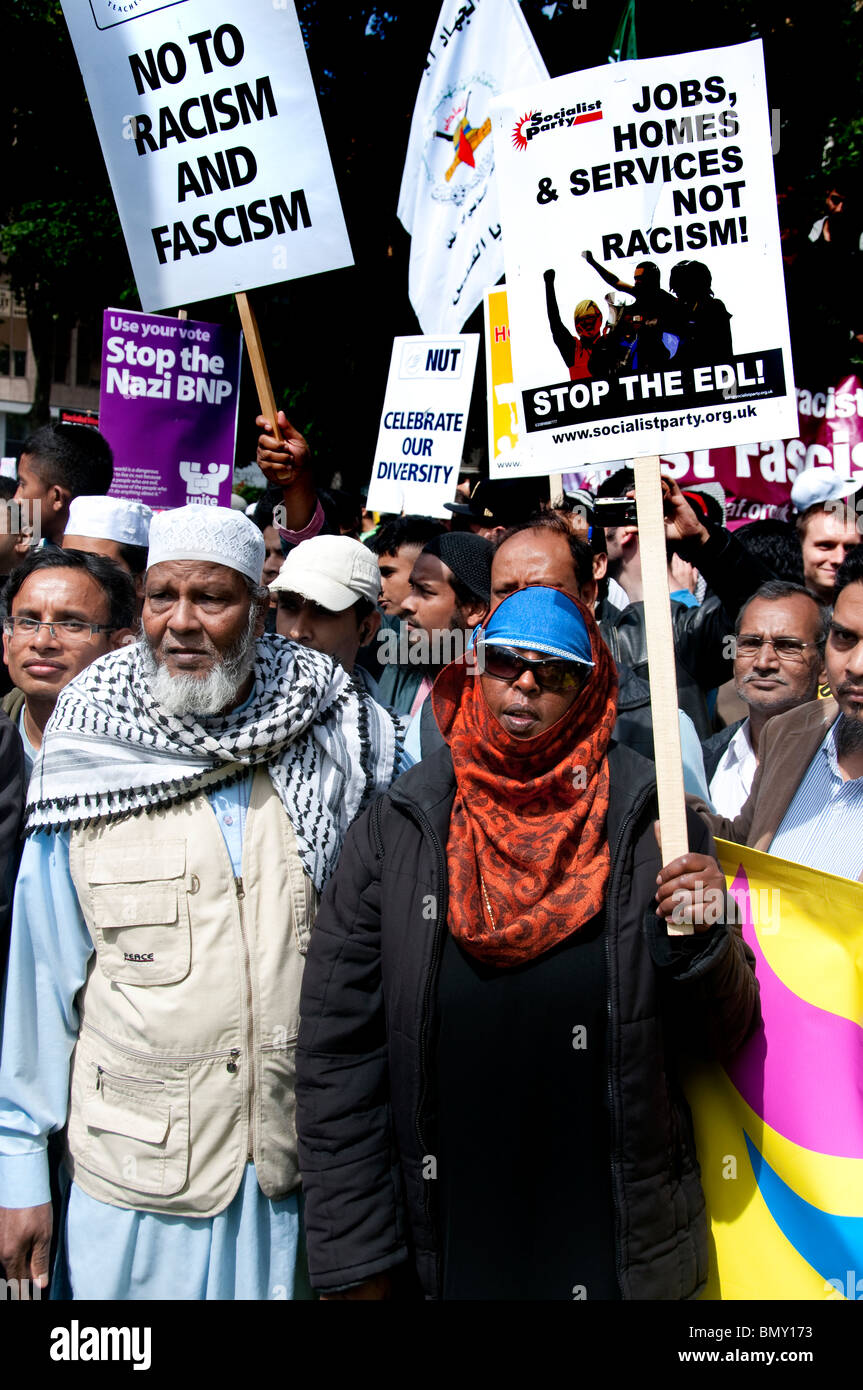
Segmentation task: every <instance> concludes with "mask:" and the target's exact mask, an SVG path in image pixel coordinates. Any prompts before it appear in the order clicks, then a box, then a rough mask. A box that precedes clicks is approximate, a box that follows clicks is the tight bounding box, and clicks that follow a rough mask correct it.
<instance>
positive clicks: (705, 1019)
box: [297, 743, 759, 1299]
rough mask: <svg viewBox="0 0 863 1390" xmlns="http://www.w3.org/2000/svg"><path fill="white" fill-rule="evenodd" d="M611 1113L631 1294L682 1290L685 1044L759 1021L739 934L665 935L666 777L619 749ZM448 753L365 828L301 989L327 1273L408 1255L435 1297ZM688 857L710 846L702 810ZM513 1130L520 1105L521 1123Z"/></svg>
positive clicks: (611, 906)
mask: <svg viewBox="0 0 863 1390" xmlns="http://www.w3.org/2000/svg"><path fill="white" fill-rule="evenodd" d="M609 769H610V774H611V778H610V780H611V791H610V804H609V812H608V821H607V825H608V835H609V842H610V844H611V863H612V870H611V877H610V880H609V886H608V892H607V897H606V940H607V952H608V955H607V980H608V1057H609V1061H608V1107H609V1114H610V1119H611V1136H612V1187H613V1195H614V1206H615V1221H616V1247H617V1249H616V1254H617V1267H618V1280H619V1284H620V1289H621V1293H622V1295H623V1297H624V1298H627V1299H685V1298H692V1297H694V1296H696V1295H697V1294H698V1292H699V1291H700V1290H701V1289H702V1287H703V1285H704V1282H705V1280H706V1277H707V1261H708V1230H707V1221H706V1216H705V1207H704V1197H703V1194H702V1190H701V1182H700V1175H699V1169H698V1163H697V1160H696V1155H695V1147H694V1140H693V1133H692V1123H691V1118H690V1115H689V1110H688V1107H687V1104H686V1101H685V1098H684V1096H683V1092H682V1089H681V1086H680V1082H679V1079H678V1075H677V1060H678V1056H679V1054H680V1053H681V1052H683V1053H689V1054H693V1053H694V1054H696V1055H705V1054H706V1055H719V1056H722V1055H727V1054H730V1053H733V1052H734V1051H735V1050H736V1049H737V1048H738V1047H739V1046H740V1044H741V1043H742V1042H743V1040H744V1039H745V1037H746V1036H747V1035H748V1033H749V1031H750V1030H751V1029H752V1028H753V1027H754V1026H755V1024H756V1023H757V1020H758V1017H759V1007H758V987H757V984H756V981H755V977H754V974H753V972H752V967H751V963H750V957H749V956H748V953H747V950H746V948H745V947H744V945H743V942H742V940H741V938H740V936H739V934H738V933H737V932H736V931H735V930H734V929H732V928H729V927H727V926H725V925H718V926H714V927H712V928H711V929H710V931H709V932H708V933H706V934H704V935H701V936H694V937H688V938H669V937H668V935H667V932H666V929H665V924H664V922H663V921H662V920H661V919H660V918H657V917H656V916H654V914H653V913H652V911H650V904H651V902H652V899H653V894H654V891H655V883H656V875H657V873H658V871H659V868H660V862H661V861H660V856H659V850H658V848H657V844H656V839H655V836H654V831H653V822H654V820H655V817H656V813H657V810H656V792H655V785H654V782H653V768H652V765H651V764H650V763H649V762H647V760H646V759H644V758H642V757H640V756H639V755H638V754H637V753H633V752H631V751H630V750H629V749H627V748H623V747H621V746H620V745H617V744H614V743H613V744H612V746H611V749H610V751H609ZM454 795H455V776H454V772H453V766H452V758H451V756H450V752H449V749H448V748H446V747H445V748H443V749H441V750H440V751H439V752H437V753H434V754H432V755H431V756H430V757H428V758H426V759H424V760H423V761H422V762H421V763H418V764H417V765H416V767H414V768H412V769H411V770H410V771H409V772H407V773H405V774H404V775H403V776H402V777H400V778H399V779H398V781H396V782H395V783H394V784H393V786H392V787H391V788H390V790H389V792H388V793H386V794H385V795H384V796H382V797H380V798H379V799H378V800H377V801H376V802H375V803H374V805H373V806H372V807H371V808H370V809H369V810H368V811H366V812H365V813H364V814H363V815H362V816H361V817H360V818H359V820H358V821H357V822H356V824H355V825H354V826H353V827H352V829H351V830H350V832H349V833H348V836H347V838H346V840H345V845H344V849H343V851H342V856H341V859H340V861H339V865H338V869H337V871H336V873H335V875H334V878H333V880H332V882H331V883H330V884H329V885H328V887H327V889H326V891H325V893H324V896H323V899H322V902H321V906H320V909H319V912H318V916H317V920H316V923H315V928H314V931H313V932H312V936H311V942H310V946H309V951H308V959H307V962H306V969H305V976H304V981H303V990H302V1000H301V1015H302V1021H301V1025H300V1034H299V1042H298V1047H297V1131H298V1137H299V1154H300V1167H301V1171H302V1177H303V1187H304V1192H305V1215H306V1237H307V1245H308V1257H309V1270H310V1274H311V1279H312V1284H313V1286H314V1287H315V1288H317V1289H318V1290H320V1291H322V1292H327V1291H335V1290H339V1289H344V1288H347V1287H349V1286H351V1285H354V1284H357V1283H360V1282H362V1281H363V1280H365V1279H368V1278H370V1277H371V1276H372V1275H374V1274H378V1273H381V1272H382V1271H386V1270H391V1269H393V1268H394V1267H396V1266H399V1265H404V1264H405V1262H407V1264H408V1267H413V1268H414V1269H415V1270H416V1274H417V1276H418V1280H419V1284H420V1286H421V1288H422V1291H423V1292H424V1294H425V1296H426V1297H429V1298H436V1297H439V1293H440V1267H439V1265H440V1261H439V1250H438V1236H437V1229H436V1221H435V1211H434V1182H433V1181H432V1180H431V1179H430V1178H429V1177H428V1176H427V1175H429V1174H431V1173H432V1172H433V1165H431V1164H429V1162H428V1159H429V1156H430V1155H433V1154H434V1142H435V1141H434V1135H435V1132H436V1110H437V1098H436V1096H435V1094H434V1055H435V1054H434V1028H435V1016H436V1008H435V990H436V982H437V972H438V968H439V964H440V958H441V947H442V944H443V937H444V932H445V930H446V921H447V871H446V842H447V835H448V830H449V820H450V813H451V809H452V803H453V798H454ZM689 836H690V845H691V848H692V849H693V851H699V852H703V853H710V852H711V851H712V848H713V842H712V838H711V835H710V832H709V831H708V829H707V827H706V826H705V824H704V822H703V821H701V820H700V819H699V817H698V816H696V815H695V814H694V813H692V812H690V813H689ZM513 1123H514V1124H516V1123H517V1114H516V1113H515V1112H514V1114H513Z"/></svg>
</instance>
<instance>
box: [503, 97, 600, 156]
mask: <svg viewBox="0 0 863 1390" xmlns="http://www.w3.org/2000/svg"><path fill="white" fill-rule="evenodd" d="M601 120H602V102H601V101H578V102H576V104H575V106H567V107H565V108H564V107H563V106H562V107H561V108H560V110H559V111H555V112H554V113H553V115H551V116H544V115H543V114H542V112H541V111H526V112H525V114H524V115H523V116H522V118H521V120H520V121H516V123H515V125H514V126H513V128H512V143H513V144H514V145H515V148H516V149H517V150H526V149H527V142H528V140H533V139H534V137H535V136H537V135H543V134H544V133H545V132H546V131H548V130H560V129H561V128H563V129H564V130H568V129H569V128H570V127H571V126H574V125H585V124H586V123H587V122H588V121H601Z"/></svg>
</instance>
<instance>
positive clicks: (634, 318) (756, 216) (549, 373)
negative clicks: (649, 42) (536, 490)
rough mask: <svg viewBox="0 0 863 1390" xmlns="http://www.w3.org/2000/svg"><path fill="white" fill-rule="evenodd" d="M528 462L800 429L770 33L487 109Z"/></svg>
mask: <svg viewBox="0 0 863 1390" xmlns="http://www.w3.org/2000/svg"><path fill="white" fill-rule="evenodd" d="M492 115H493V121H494V142H495V159H496V161H497V165H498V177H499V190H498V191H499V196H500V207H501V215H502V220H503V228H504V237H503V245H504V258H505V261H506V284H507V299H508V303H509V315H510V322H511V324H512V355H513V368H514V374H515V383H516V386H517V387H518V388H519V390H520V393H521V395H520V401H519V405H520V406H521V409H520V411H519V418H520V421H521V426H522V441H521V442H522V445H523V446H524V445H526V446H527V448H526V450H525V452H524V456H523V458H522V459H521V461H520V471H522V472H543V473H545V472H556V471H563V470H564V469H567V468H568V467H571V466H572V460H573V457H574V458H575V459H577V460H578V464H579V465H581V464H583V463H601V462H604V461H605V460H607V459H613V458H635V457H640V456H643V455H651V454H657V453H666V452H669V451H680V450H686V449H704V448H716V447H718V446H720V445H735V444H744V443H746V442H747V441H749V440H752V439H777V438H782V437H784V436H785V435H787V434H789V433H793V432H794V429H795V427H796V418H797V417H796V408H795V396H794V382H793V377H792V372H791V354H790V345H789V339H788V322H787V315H786V308H785V292H784V283H783V275H782V258H781V251H780V246H779V228H778V222H777V216H776V201H775V192H774V184H773V168H772V151H771V139H770V121H769V115H768V109H767V96H766V90H765V83H764V64H763V58H762V53H761V44H760V42H753V43H746V44H740V45H738V46H735V47H732V48H718V49H709V50H705V51H702V52H696V53H682V54H676V55H675V56H674V57H669V58H651V59H647V60H645V61H643V62H631V63H620V64H607V65H606V66H605V67H602V68H593V69H590V70H586V71H583V72H577V73H571V74H569V75H568V76H565V77H559V78H555V79H554V81H552V82H549V83H545V84H543V85H542V86H536V87H530V88H522V89H521V90H519V91H517V92H510V93H508V94H507V95H506V96H503V97H500V98H499V100H498V102H497V103H496V105H495V107H494V108H493V113H492Z"/></svg>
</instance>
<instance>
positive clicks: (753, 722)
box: [704, 579, 830, 817]
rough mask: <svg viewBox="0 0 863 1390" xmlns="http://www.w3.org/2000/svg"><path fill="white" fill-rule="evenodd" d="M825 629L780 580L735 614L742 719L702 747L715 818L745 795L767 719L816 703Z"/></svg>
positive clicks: (814, 605) (821, 617)
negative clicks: (744, 711)
mask: <svg viewBox="0 0 863 1390" xmlns="http://www.w3.org/2000/svg"><path fill="white" fill-rule="evenodd" d="M829 627H830V618H829V614H828V611H827V609H826V608H824V607H823V605H822V604H821V603H820V602H819V601H818V599H816V598H815V596H814V595H813V594H810V593H809V591H808V590H807V589H804V588H803V587H802V586H801V585H799V584H791V583H787V582H786V581H784V580H779V579H776V580H771V581H770V582H769V583H767V584H763V585H762V586H761V588H760V589H759V590H758V591H757V593H755V594H753V596H752V598H751V599H750V600H749V602H748V603H747V604H745V605H744V606H743V608H741V610H740V613H739V615H738V618H737V623H736V628H735V632H736V654H735V658H734V684H735V689H736V691H737V694H738V696H739V697H740V699H741V700H742V701H743V703H744V704H745V705H748V707H749V714H748V716H747V717H746V718H745V719H740V720H738V721H737V723H736V724H731V725H729V726H728V728H726V729H722V730H720V732H719V733H718V734H714V735H713V737H712V738H709V739H707V740H706V742H705V744H704V766H705V771H706V773H707V777H708V780H709V782H710V799H711V801H712V802H713V805H714V808H715V809H716V811H717V812H718V814H719V815H721V816H732V817H733V816H736V815H737V813H738V812H739V811H740V809H741V808H742V806H743V804H744V802H745V801H746V799H747V797H748V796H749V793H750V791H751V790H752V783H753V781H754V779H755V772H756V769H757V767H758V747H759V742H760V739H761V734H762V732H763V730H764V727H765V725H766V724H767V723H768V721H769V720H771V719H773V717H774V716H775V715H777V714H784V713H785V712H786V711H787V710H791V709H796V708H797V706H798V705H803V704H806V703H807V702H808V701H809V700H814V699H815V698H816V695H817V693H818V685H819V681H820V679H821V673H822V666H823V660H824V643H825V641H826V640H827V633H828V631H829Z"/></svg>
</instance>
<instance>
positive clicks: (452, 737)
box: [431, 595, 617, 966]
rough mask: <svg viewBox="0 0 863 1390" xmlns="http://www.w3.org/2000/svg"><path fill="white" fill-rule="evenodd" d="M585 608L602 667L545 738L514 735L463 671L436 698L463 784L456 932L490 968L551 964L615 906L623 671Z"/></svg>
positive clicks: (452, 832) (452, 876) (445, 679)
mask: <svg viewBox="0 0 863 1390" xmlns="http://www.w3.org/2000/svg"><path fill="white" fill-rule="evenodd" d="M569 597H570V598H571V595H570V596H569ZM573 602H574V600H573ZM577 607H578V609H579V612H580V613H581V615H582V617H583V618H584V620H585V623H586V625H587V630H588V634H589V636H590V645H591V654H592V657H593V660H594V663H595V666H594V669H593V670H592V672H591V675H590V677H589V679H588V681H587V683H586V685H585V686H584V688H583V689H582V690H581V691H579V694H578V696H577V697H576V699H575V701H574V702H573V704H572V705H571V706H570V708H569V709H568V710H567V711H566V713H565V714H564V715H563V717H562V718H561V719H559V720H558V721H557V723H556V724H554V725H553V726H552V727H551V728H550V729H547V730H546V731H545V732H544V733H542V734H540V735H539V736H538V737H537V738H532V739H519V738H515V737H513V736H512V735H511V734H509V733H507V732H506V730H505V729H504V728H503V726H502V725H501V724H499V723H498V721H497V719H495V717H494V715H493V714H492V712H491V710H490V709H489V707H488V704H487V703H486V700H485V696H484V694H483V691H482V684H481V682H480V680H479V678H478V677H477V676H475V674H474V673H473V672H472V671H471V670H470V668H469V667H467V666H466V665H465V664H464V663H463V662H454V663H453V664H452V665H451V666H448V667H446V669H445V670H444V671H442V672H441V674H440V676H439V677H438V679H437V681H436V682H435V686H434V690H433V692H432V696H431V699H432V702H433V709H434V713H435V718H436V719H437V722H438V725H439V726H440V728H441V731H442V733H443V735H444V737H445V738H446V739H447V742H448V743H449V746H450V750H451V752H452V760H453V767H454V769H455V777H456V786H457V790H456V796H455V801H454V803H453V809H452V817H451V819H450V829H449V838H448V840H447V849H446V855H447V868H448V871H449V929H450V931H451V932H452V934H453V936H454V937H455V938H456V939H457V940H458V942H459V943H460V944H461V945H462V946H463V947H464V949H465V950H466V951H469V952H470V953H471V955H474V956H477V957H478V958H480V959H482V960H484V961H486V962H487V963H488V964H491V965H496V966H512V965H520V964H522V963H523V962H525V961H528V960H533V959H534V957H536V956H539V955H542V954H543V952H545V951H548V950H550V949H551V948H552V947H553V946H556V945H557V944H558V942H560V941H563V940H564V939H565V938H566V937H568V936H570V935H571V934H572V933H573V932H574V931H577V930H578V928H579V927H581V926H583V925H584V924H585V923H586V922H588V921H590V920H591V918H593V917H595V916H596V914H597V913H598V912H599V911H600V909H601V908H602V905H603V902H604V900H605V889H606V885H607V882H608V876H609V872H610V864H611V857H610V851H609V847H608V841H607V837H606V831H605V819H606V814H607V811H608V787H609V776H608V761H607V758H606V752H607V749H608V743H609V739H610V738H611V731H612V729H613V728H614V722H615V719H616V717H617V672H616V670H615V666H614V662H613V660H612V658H611V654H610V652H609V651H608V648H607V647H606V645H605V643H604V642H603V640H602V638H601V636H600V634H599V629H598V628H597V626H596V623H595V621H594V618H593V615H592V613H590V611H589V610H588V609H587V608H586V607H585V606H584V604H582V603H578V604H577Z"/></svg>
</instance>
